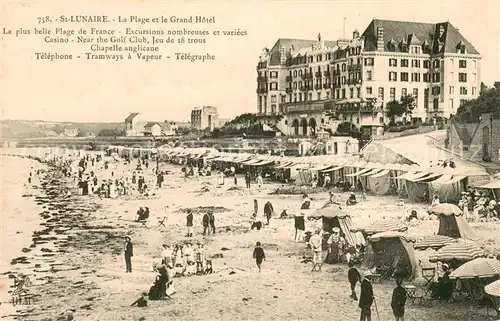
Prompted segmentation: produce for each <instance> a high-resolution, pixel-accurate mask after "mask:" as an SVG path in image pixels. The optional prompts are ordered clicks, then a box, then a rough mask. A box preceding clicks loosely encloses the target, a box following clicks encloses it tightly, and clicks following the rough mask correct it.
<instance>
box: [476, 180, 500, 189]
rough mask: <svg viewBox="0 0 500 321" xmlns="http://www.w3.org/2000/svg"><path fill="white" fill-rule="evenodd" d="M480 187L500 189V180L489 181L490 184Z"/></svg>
mask: <svg viewBox="0 0 500 321" xmlns="http://www.w3.org/2000/svg"><path fill="white" fill-rule="evenodd" d="M478 188H490V189H497V188H499V189H500V180H494V181H491V182H489V183H488V184H485V185H482V186H479V187H478Z"/></svg>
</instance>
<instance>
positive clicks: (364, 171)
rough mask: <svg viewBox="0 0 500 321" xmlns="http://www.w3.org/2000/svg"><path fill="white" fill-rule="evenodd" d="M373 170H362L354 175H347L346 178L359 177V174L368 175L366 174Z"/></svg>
mask: <svg viewBox="0 0 500 321" xmlns="http://www.w3.org/2000/svg"><path fill="white" fill-rule="evenodd" d="M372 170H373V169H372V168H365V169H362V170H360V171H358V172H356V173H353V174H347V175H346V177H354V176H359V175H361V174H364V173H368V172H371V171H372Z"/></svg>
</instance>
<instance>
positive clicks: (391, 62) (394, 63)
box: [389, 58, 398, 67]
mask: <svg viewBox="0 0 500 321" xmlns="http://www.w3.org/2000/svg"><path fill="white" fill-rule="evenodd" d="M397 66H398V60H397V59H393V58H391V59H389V67H397Z"/></svg>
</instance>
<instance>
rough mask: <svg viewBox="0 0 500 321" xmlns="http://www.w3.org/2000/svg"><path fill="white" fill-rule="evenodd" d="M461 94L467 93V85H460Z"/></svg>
mask: <svg viewBox="0 0 500 321" xmlns="http://www.w3.org/2000/svg"><path fill="white" fill-rule="evenodd" d="M460 95H467V87H460Z"/></svg>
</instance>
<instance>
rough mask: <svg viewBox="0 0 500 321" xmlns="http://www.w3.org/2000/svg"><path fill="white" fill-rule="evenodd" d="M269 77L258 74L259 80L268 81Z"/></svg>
mask: <svg viewBox="0 0 500 321" xmlns="http://www.w3.org/2000/svg"><path fill="white" fill-rule="evenodd" d="M267 79H268V78H267V77H265V76H257V81H258V82H267Z"/></svg>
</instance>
